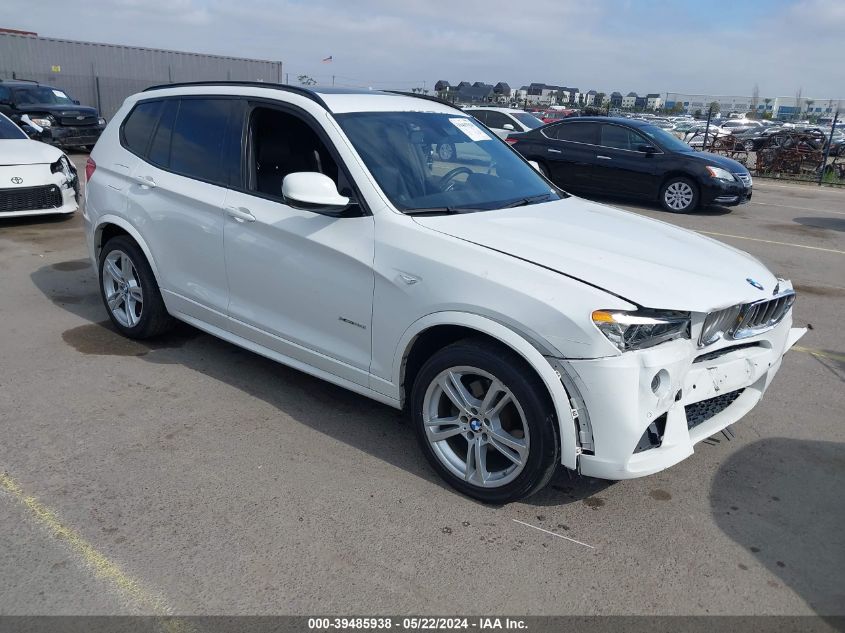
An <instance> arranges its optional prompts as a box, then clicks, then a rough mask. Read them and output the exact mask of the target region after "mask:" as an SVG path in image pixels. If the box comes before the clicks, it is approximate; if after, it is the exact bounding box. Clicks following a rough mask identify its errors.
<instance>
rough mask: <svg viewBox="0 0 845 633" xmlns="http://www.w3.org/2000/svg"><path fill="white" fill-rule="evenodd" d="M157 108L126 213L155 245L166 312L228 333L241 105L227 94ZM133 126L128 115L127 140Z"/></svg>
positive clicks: (128, 192)
mask: <svg viewBox="0 0 845 633" xmlns="http://www.w3.org/2000/svg"><path fill="white" fill-rule="evenodd" d="M160 104H161V110H160V116H159V117H158V121H157V125H156V127H155V130H154V131H153V133H152V136H151V137H150V140H149V144H148V146H147V149H146V152H145V154H144V155H143V156H142V157H141V160H139V161H137V162H136V163H135V164H134V166H132V168H131V174H130V178H129V180H130V183H129V186H128V187H127V188H126V190H125V195H126V198H127V202H128V204H127V209H126V213H127V215H128V216H129V218H130V221H131V222H132V223H133V225H134V226H136V227H137V228H138V230H139V231H140V232H141V233H142V235H143V236H144V238H145V240H146V241H147V243H148V244H149V246H150V249H151V251H152V254H153V257H154V258H155V260H156V264H157V268H158V271H159V279H158V282H159V285H160V286H161V290H162V293H163V295H164V299H165V301H166V303H167V305H168V308H169V309H170V310H171V311H175V312H179V313H182V314H185V315H187V316H190V317H195V318H198V319H201V320H203V321H206V322H208V323H211V324H212V325H216V326H218V327H224V326H225V325H226V317H225V315H226V308H227V305H228V302H229V296H228V294H229V293H228V287H227V283H226V269H225V266H224V264H223V204H224V202H225V200H226V188H227V187H228V186H229V184H230V179H231V178H232V177H234V174H235V172H237V168H238V166H239V157H240V146H239V139H237V138H234V139H233V138H231V136H230V135H229V134H228V133H227V132H228V131H229V130H230V126H231V125H232V124H233V122H234V121H235V120H236V119H237V118H238V112H239V108H240V105H241V104H240V101H239V100H237V99H233V98H229V97H225V96H196V97H194V96H191V97H184V96H183V97H181V98H171V99H165V100H161V101H160ZM141 107H143V104H142V103H139V104H138V106H136V108H141ZM131 121H132V115H131V114H130V117H129V119H128V120H127V124H125V125H124V128H123V130H122V137H123V140H124V141H126V140H127V138H128V136H129V135H130V134H131V130H130V129H128V128H127V126H128V124H129V123H130V122H131Z"/></svg>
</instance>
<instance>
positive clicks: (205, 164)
mask: <svg viewBox="0 0 845 633" xmlns="http://www.w3.org/2000/svg"><path fill="white" fill-rule="evenodd" d="M233 104H234V101H233V100H232V99H182V101H181V103H180V105H179V112H178V113H177V115H176V121H175V123H174V125H173V132H172V135H171V140H170V162H169V167H170V169H171V170H172V171H175V172H177V173H179V174H182V175H184V176H189V177H191V178H197V179H199V180H206V181H209V182H213V183H219V184H222V185H224V186H225V184H226V180H227V178H226V174H224V166H223V163H222V157H223V145H224V141H225V138H226V129H227V126H228V123H229V115H230V113H231V111H232V107H233Z"/></svg>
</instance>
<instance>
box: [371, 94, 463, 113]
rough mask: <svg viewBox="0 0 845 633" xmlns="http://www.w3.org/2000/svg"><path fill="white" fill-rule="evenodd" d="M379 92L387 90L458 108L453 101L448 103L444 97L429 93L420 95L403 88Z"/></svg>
mask: <svg viewBox="0 0 845 633" xmlns="http://www.w3.org/2000/svg"><path fill="white" fill-rule="evenodd" d="M380 92H389V93H390V94H392V95H402V96H403V97H416V98H417V99H425V100H426V101H434V102H435V103H439V104H441V105H445V106H449V107H450V108H454V109H455V110H460V108H459V107H458V106H456V105H455V104H454V103H450V102H449V101H446V100H445V99H441V98H440V97H432V96H430V95H422V94H418V93H416V92H405V91H403V90H381V91H380Z"/></svg>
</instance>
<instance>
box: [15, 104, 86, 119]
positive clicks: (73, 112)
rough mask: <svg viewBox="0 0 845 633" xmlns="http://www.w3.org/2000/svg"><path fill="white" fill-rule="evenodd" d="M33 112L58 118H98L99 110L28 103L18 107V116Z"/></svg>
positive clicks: (79, 106) (66, 105) (67, 105)
mask: <svg viewBox="0 0 845 633" xmlns="http://www.w3.org/2000/svg"><path fill="white" fill-rule="evenodd" d="M33 112H46V113H49V114H52V115H53V116H56V117H76V116H84V117H86V118H87V117H92V116H93V117H96V116H98V115H97V110H96V108H92V107H90V106H81V105H71V104H68V103H64V104H57V103H27V104H22V105H18V107H17V109H16V114H31V113H33Z"/></svg>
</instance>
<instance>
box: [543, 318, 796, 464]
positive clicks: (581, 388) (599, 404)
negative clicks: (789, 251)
mask: <svg viewBox="0 0 845 633" xmlns="http://www.w3.org/2000/svg"><path fill="white" fill-rule="evenodd" d="M791 325H792V313H791V311H790V313H789V314H788V315H787V316H786V317H785V318H784V319H783V320H782V321H781V322H780V323H779V324H778V325H777V326H776V327H774V328H773V329H771V330H769V331H767V332H765V333H762V334H759V335H757V336H754V337H753V338H748V339H744V340H741V341H737V340H725V341H722V342H721V344H714V345H710V346H708V347H706V348H704V349H698V348H697V346H696V344H695V342H693V341H691V340H678V341H672V342H670V343H665V344H662V345H659V346H656V347H653V348H649V349H644V350H640V351H635V352H627V353H625V354H621V355H619V356H612V357H608V358H598V359H590V360H560V359H550V362H551V363H552V365H553V366H554V367H555V369H556V370H557V371H558V373H560V374H561V376H562V380H563V382H564V386H566V387H567V391H568V392H569V393H570V395H571V396H573V413H576V409H578V411H577V413H578V415H577V416H573V417H574V418H575V420H574V422H575V424H576V427H577V428H576V431H577V432H578V436H579V444H580V448H579V452H580V454H579V455H578V468H579V471H580V472H581V473H582V474H584V475H588V476H591V477H598V478H601V479H612V480H615V479H631V478H634V477H642V476H645V475H651V474H653V473H656V472H659V471H661V470H663V469H665V468H668V467H669V466H672V465H674V464H676V463H678V462H679V461H681V460H683V459H684V458H686V457H689V456H690V455H691V454H692V453H693V447H694V445H695V444H696V443H697V442H700V441H701V440H703V439H706V438H707V437H710V436H711V435H713V434H714V433H718V432H719V431H721V430H723V429H724V428H726V427H727V426H729V425H731V424H733V423H734V422H736V421H737V420H739V419H740V418H741V417H743V416H744V415H745V414H746V413H748V412H749V411H750V410H751V409H752V408H753V407H754V406H755V405H756V404H757V403H758V402H759V401H760V398H761V397H762V395H763V393H765V391H766V389H767V388H768V386H769V385H770V384H771V382H772V379H773V378H774V376H775V374H776V373H777V371H778V369H779V368H780V364H781V360H782V358H783V355H784V354H785V353H786V351H787V350H788V349H789V348H790V347H792V345H793V344H795V342H796V341H797V340H798V339H799V338H801V336H803V334H804V333H805V332H806V330H805V329H801V328H795V329H793V328H792V327H791ZM567 383H569V384H568V385H567ZM573 392H574V394H573Z"/></svg>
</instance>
